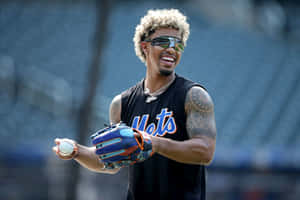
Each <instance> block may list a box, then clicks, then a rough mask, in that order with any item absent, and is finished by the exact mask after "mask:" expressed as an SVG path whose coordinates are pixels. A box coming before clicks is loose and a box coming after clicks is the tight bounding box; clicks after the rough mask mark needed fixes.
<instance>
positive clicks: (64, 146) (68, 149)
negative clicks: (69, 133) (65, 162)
mask: <svg viewBox="0 0 300 200" xmlns="http://www.w3.org/2000/svg"><path fill="white" fill-rule="evenodd" d="M58 150H59V154H60V155H62V156H69V155H71V154H72V153H73V151H74V145H73V144H72V143H70V142H67V141H61V142H60V144H59V146H58Z"/></svg>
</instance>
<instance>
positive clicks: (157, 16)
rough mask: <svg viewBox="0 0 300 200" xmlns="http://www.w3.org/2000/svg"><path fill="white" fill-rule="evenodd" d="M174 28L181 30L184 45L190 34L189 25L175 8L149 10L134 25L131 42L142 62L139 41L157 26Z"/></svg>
mask: <svg viewBox="0 0 300 200" xmlns="http://www.w3.org/2000/svg"><path fill="white" fill-rule="evenodd" d="M165 27H168V28H174V29H177V30H179V31H180V32H181V37H182V38H181V40H182V41H183V44H184V46H186V41H187V39H188V37H189V34H190V25H189V24H188V23H187V20H186V16H184V15H183V14H182V13H181V12H180V11H179V10H177V9H157V10H149V11H148V13H147V14H146V15H145V16H144V17H143V18H142V19H141V22H140V24H139V25H137V26H136V29H135V35H134V37H133V42H134V46H135V53H136V55H137V56H138V57H139V58H140V59H141V61H142V62H145V61H146V56H145V54H144V52H143V50H142V48H141V41H143V40H144V39H146V38H147V37H149V36H150V35H151V34H152V33H154V32H155V30H157V29H158V28H165Z"/></svg>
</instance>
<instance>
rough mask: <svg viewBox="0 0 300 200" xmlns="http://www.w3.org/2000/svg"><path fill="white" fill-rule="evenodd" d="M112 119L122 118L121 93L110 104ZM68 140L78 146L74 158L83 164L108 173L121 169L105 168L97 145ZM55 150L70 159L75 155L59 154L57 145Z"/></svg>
mask: <svg viewBox="0 0 300 200" xmlns="http://www.w3.org/2000/svg"><path fill="white" fill-rule="evenodd" d="M109 115H110V121H111V123H117V122H120V120H121V95H118V96H116V97H115V98H114V99H113V101H112V103H111V105H110V113H109ZM61 140H62V139H56V140H55V143H56V145H58V144H59V143H60V141H61ZM63 140H68V141H70V142H72V143H74V144H75V145H76V146H77V147H78V153H77V154H76V157H75V158H74V160H76V161H77V162H78V163H79V164H80V165H81V166H83V167H85V168H87V169H89V170H91V171H94V172H99V173H107V174H115V173H117V172H118V171H119V170H120V169H104V165H103V163H102V162H101V161H100V160H99V158H98V156H97V155H96V153H95V150H96V149H95V147H87V146H84V145H80V144H77V143H76V142H75V141H73V140H70V139H63ZM53 151H54V152H55V153H56V154H57V155H58V157H59V158H61V159H65V160H69V159H72V158H73V156H70V157H63V156H60V155H59V154H58V150H57V146H55V147H53Z"/></svg>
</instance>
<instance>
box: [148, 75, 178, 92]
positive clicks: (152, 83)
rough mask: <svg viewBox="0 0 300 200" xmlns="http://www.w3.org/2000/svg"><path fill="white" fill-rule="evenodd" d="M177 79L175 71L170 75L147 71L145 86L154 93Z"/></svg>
mask: <svg viewBox="0 0 300 200" xmlns="http://www.w3.org/2000/svg"><path fill="white" fill-rule="evenodd" d="M174 79H175V73H174V72H173V73H172V74H171V75H169V76H163V75H154V76H153V75H150V74H149V73H147V75H146V79H145V87H146V88H148V89H149V91H150V93H153V92H155V91H157V90H159V89H160V88H162V87H163V86H165V85H167V84H168V83H170V82H172V81H173V80H174Z"/></svg>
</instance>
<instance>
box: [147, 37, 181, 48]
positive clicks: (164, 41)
mask: <svg viewBox="0 0 300 200" xmlns="http://www.w3.org/2000/svg"><path fill="white" fill-rule="evenodd" d="M174 43H175V45H174ZM151 45H152V46H160V47H162V48H164V49H166V48H169V47H174V48H175V50H176V51H180V52H183V49H184V46H183V44H182V42H181V41H180V40H178V39H176V38H172V37H158V38H154V39H153V40H152V42H151Z"/></svg>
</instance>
